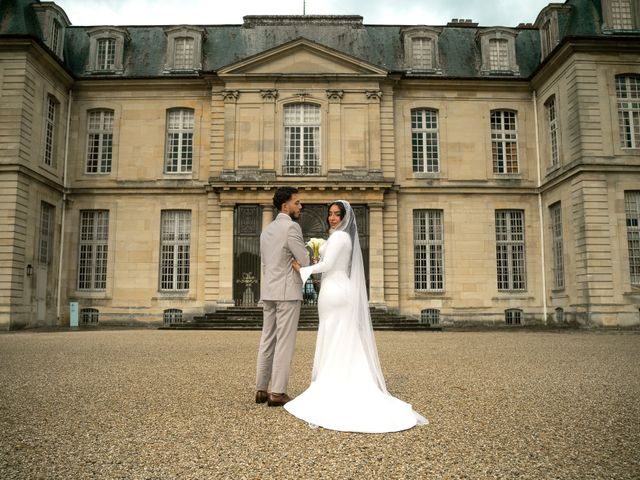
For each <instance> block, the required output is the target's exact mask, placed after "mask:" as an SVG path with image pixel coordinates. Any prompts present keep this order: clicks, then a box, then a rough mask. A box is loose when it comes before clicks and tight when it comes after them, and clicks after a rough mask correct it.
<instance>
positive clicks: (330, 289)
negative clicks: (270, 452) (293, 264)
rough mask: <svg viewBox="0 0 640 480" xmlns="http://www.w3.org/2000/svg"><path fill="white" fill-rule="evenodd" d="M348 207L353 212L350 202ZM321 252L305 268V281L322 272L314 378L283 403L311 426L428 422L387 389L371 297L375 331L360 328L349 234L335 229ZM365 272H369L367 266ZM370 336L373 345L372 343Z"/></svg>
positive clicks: (388, 428) (374, 429)
mask: <svg viewBox="0 0 640 480" xmlns="http://www.w3.org/2000/svg"><path fill="white" fill-rule="evenodd" d="M345 203H346V202H345ZM347 205H348V204H347ZM349 213H352V212H351V209H350V208H349ZM354 220H355V219H354ZM354 226H355V224H354ZM356 235H357V231H356ZM355 238H357V236H356V237H355ZM357 248H358V249H359V248H360V247H359V244H357ZM320 253H321V260H320V262H319V263H317V264H316V265H312V266H309V267H303V268H302V269H301V272H300V274H301V275H302V279H303V282H306V280H307V279H308V278H309V275H310V274H312V273H321V272H322V283H321V288H320V295H319V297H318V314H319V318H320V324H319V328H318V337H317V342H316V352H315V359H314V366H313V374H312V381H311V385H310V386H309V388H308V389H307V390H306V391H305V392H303V393H302V394H301V395H299V396H298V397H296V398H295V399H293V400H291V401H290V402H288V403H287V404H286V405H285V406H284V408H285V409H286V410H287V411H288V412H289V413H291V414H292V415H295V416H296V417H298V418H300V419H302V420H304V421H306V422H308V423H309V424H311V425H312V426H316V425H317V426H321V427H324V428H328V429H331V430H339V431H345V432H366V433H383V432H396V431H400V430H406V429H408V428H411V427H414V426H415V425H416V424H424V423H427V421H426V419H425V418H424V417H422V416H421V415H420V414H418V413H416V412H415V411H414V410H413V408H412V407H411V405H409V404H408V403H405V402H403V401H401V400H399V399H397V398H395V397H393V396H391V395H390V394H389V393H388V392H387V390H386V386H385V385H384V379H383V378H382V373H381V371H380V367H379V363H378V358H377V350H375V340H374V339H373V330H371V327H370V325H371V320H370V317H369V311H368V302H367V308H366V316H367V318H366V321H368V328H369V330H370V333H367V331H366V330H363V329H362V328H360V327H359V319H358V318H354V307H353V306H354V302H355V298H356V297H357V294H358V292H357V291H354V289H357V288H358V287H357V286H354V285H353V282H352V281H351V279H350V268H351V262H352V240H351V237H350V235H349V234H348V233H346V232H345V231H336V232H334V233H333V234H332V235H331V236H330V237H329V240H328V241H327V243H325V244H324V245H323V246H322V247H321V250H320ZM360 259H361V254H360ZM359 268H361V269H362V267H361V266H360V267H359ZM362 272H363V273H362V276H363V278H364V270H363V269H362ZM361 288H365V290H364V297H365V302H366V287H364V286H362V287H361ZM361 313H362V312H361ZM360 320H362V319H360ZM368 336H370V339H369V338H367V337H368ZM367 341H369V342H372V343H373V345H372V346H371V345H369V346H368V345H367ZM367 348H369V350H371V348H373V353H369V354H367ZM373 356H374V357H375V358H373V359H372V357H373ZM372 364H373V365H372ZM376 368H377V369H378V370H377V371H378V372H379V374H378V378H377V375H376Z"/></svg>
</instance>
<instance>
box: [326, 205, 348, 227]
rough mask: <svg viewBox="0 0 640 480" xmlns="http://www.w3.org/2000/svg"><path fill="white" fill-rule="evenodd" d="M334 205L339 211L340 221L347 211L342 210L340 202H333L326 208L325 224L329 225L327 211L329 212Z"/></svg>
mask: <svg viewBox="0 0 640 480" xmlns="http://www.w3.org/2000/svg"><path fill="white" fill-rule="evenodd" d="M334 205H337V206H338V208H339V209H340V220H342V219H343V218H344V216H345V215H346V214H347V209H346V208H344V205H343V204H342V202H333V203H331V204H330V205H329V206H328V207H327V223H329V210H331V207H333V206H334Z"/></svg>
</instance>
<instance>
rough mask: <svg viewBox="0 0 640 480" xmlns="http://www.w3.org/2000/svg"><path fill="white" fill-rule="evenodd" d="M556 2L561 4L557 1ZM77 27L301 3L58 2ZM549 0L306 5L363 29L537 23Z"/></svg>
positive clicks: (238, 15) (299, 8)
mask: <svg viewBox="0 0 640 480" xmlns="http://www.w3.org/2000/svg"><path fill="white" fill-rule="evenodd" d="M556 1H558V0H556ZM55 2H56V3H57V4H58V5H59V6H60V7H62V9H64V11H65V12H66V13H67V16H68V17H69V20H70V21H71V23H72V24H73V25H175V24H197V25H216V24H241V23H242V17H243V16H244V15H302V13H303V0H275V1H265V0H218V1H216V0H55ZM548 4H549V0H520V1H518V2H516V1H514V0H489V1H487V0H306V14H307V15H362V17H363V18H364V23H365V24H387V25H419V24H424V25H444V24H446V23H447V22H448V21H450V20H451V19H452V18H471V19H473V21H474V22H478V23H480V25H482V26H506V27H515V26H516V25H518V24H519V23H521V22H523V23H526V22H531V23H533V22H534V21H535V19H536V17H537V16H538V13H539V12H540V10H542V8H544V7H545V6H546V5H548Z"/></svg>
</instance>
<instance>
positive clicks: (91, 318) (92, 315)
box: [80, 308, 100, 325]
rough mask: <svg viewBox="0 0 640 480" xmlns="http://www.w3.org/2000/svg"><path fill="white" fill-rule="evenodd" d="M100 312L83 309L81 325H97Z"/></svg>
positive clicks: (81, 311)
mask: <svg viewBox="0 0 640 480" xmlns="http://www.w3.org/2000/svg"><path fill="white" fill-rule="evenodd" d="M99 315H100V312H99V311H98V309H97V308H83V309H81V310H80V323H81V324H82V325H96V324H97V323H98V316H99Z"/></svg>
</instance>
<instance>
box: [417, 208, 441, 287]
mask: <svg viewBox="0 0 640 480" xmlns="http://www.w3.org/2000/svg"><path fill="white" fill-rule="evenodd" d="M413 249H414V288H415V289H416V290H426V291H442V290H444V232H443V226H442V210H414V212H413Z"/></svg>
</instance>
